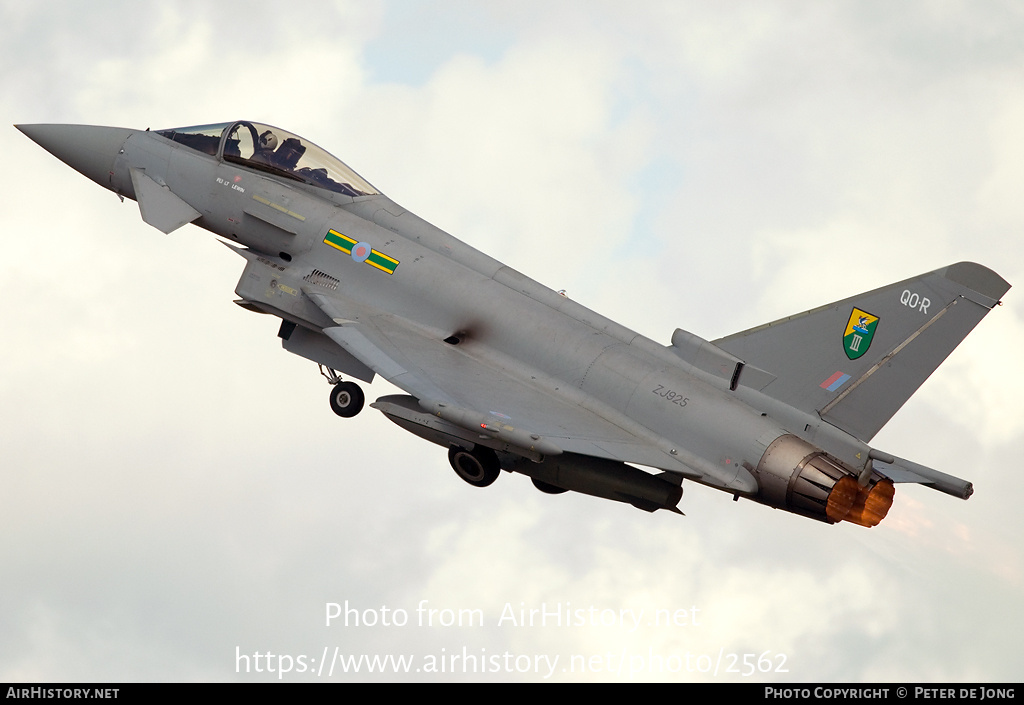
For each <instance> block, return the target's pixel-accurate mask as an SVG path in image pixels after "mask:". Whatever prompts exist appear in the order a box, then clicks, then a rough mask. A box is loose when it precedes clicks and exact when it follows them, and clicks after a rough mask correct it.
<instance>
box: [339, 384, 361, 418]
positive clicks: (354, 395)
mask: <svg viewBox="0 0 1024 705" xmlns="http://www.w3.org/2000/svg"><path fill="white" fill-rule="evenodd" d="M365 400H366V399H365V397H364V396H363V390H362V389H360V388H359V385H358V384H356V383H355V382H338V383H337V384H335V385H334V386H333V387H331V409H332V410H333V411H334V413H336V414H337V415H338V416H341V417H342V418H346V419H350V418H352V417H353V416H355V415H356V414H358V413H359V412H360V411H362V409H363V402H364V401H365Z"/></svg>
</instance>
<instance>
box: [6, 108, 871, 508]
mask: <svg viewBox="0 0 1024 705" xmlns="http://www.w3.org/2000/svg"><path fill="white" fill-rule="evenodd" d="M42 127H47V126H42ZM23 129H24V128H23ZM81 129H83V130H86V129H88V130H95V131H107V132H96V133H89V135H91V137H90V138H89V141H90V143H91V145H92V146H91V147H83V149H92V150H93V151H92V152H90V154H94V155H98V154H104V153H105V152H104V150H106V149H108V148H109V145H115V144H118V143H120V147H119V148H118V149H116V150H115V151H116V156H114V158H113V162H112V163H110V166H109V169H104V168H103V164H102V163H101V164H100V165H99V166H95V165H92V162H90V168H89V169H83V168H79V166H77V165H75V164H73V163H72V162H71V161H69V160H67V159H65V161H68V163H72V166H75V168H78V169H79V171H82V172H83V173H85V174H86V175H87V176H89V177H90V178H92V179H93V180H95V181H97V183H99V184H101V185H103V186H105V187H106V188H109V189H110V190H112V191H114V192H115V193H117V194H120V195H123V196H126V197H129V198H132V199H135V200H140V199H139V198H138V194H137V193H136V187H137V186H140V185H141V184H142V183H146V184H148V187H149V188H154V189H155V188H159V189H164V190H165V191H166V192H169V193H171V194H174V196H176V197H177V198H178V199H180V200H181V201H183V202H184V203H185V204H187V205H188V206H190V207H191V208H192V209H194V211H195V212H197V213H198V217H195V218H191V220H192V222H194V224H196V225H198V226H200V227H202V228H204V229H206V230H209V231H211V232H213V233H215V234H217V235H219V236H221V237H223V238H225V239H226V240H228V241H230V242H236V243H238V244H239V245H242V246H244V247H245V248H247V250H248V253H247V254H246V259H247V265H246V269H245V272H244V273H243V276H242V279H241V280H240V282H239V284H238V288H237V290H236V291H237V293H238V294H239V295H240V296H241V298H242V301H241V302H240V303H242V304H243V305H245V306H246V307H247V308H251V309H254V310H259V311H263V312H266V313H272V314H275V315H278V316H280V317H281V318H283V319H285V320H287V321H290V322H291V323H294V324H297V325H298V326H301V327H302V328H303V329H305V330H308V331H310V332H312V333H313V334H317V335H319V334H320V332H321V331H323V330H324V329H325V328H329V327H331V326H332V325H334V322H332V320H331V319H330V317H329V316H327V315H326V314H325V313H324V310H323V308H322V307H320V306H317V305H316V304H315V303H314V302H313V301H311V300H310V298H309V297H308V296H305V295H304V294H303V292H304V291H305V290H308V289H309V288H310V287H311V286H314V287H316V286H317V285H319V287H318V292H319V293H320V294H322V295H323V296H326V297H328V298H331V297H334V298H337V299H338V300H339V301H341V300H344V301H345V302H346V304H345V305H346V306H348V307H349V308H351V306H350V304H351V303H353V302H354V303H355V304H357V305H358V310H361V311H365V312H376V314H378V315H380V314H383V315H387V316H388V317H390V319H391V320H393V321H395V322H397V324H399V325H402V326H405V327H407V328H409V329H410V330H415V331H417V332H418V333H420V334H422V335H423V336H425V337H427V338H433V339H436V340H439V341H441V340H445V339H449V338H450V337H452V336H458V340H459V344H460V350H461V351H462V352H464V353H465V354H467V355H470V356H475V357H477V358H479V359H481V360H484V361H486V363H487V364H488V365H490V366H491V367H493V368H495V369H500V370H501V371H502V373H503V374H504V375H508V376H510V377H512V378H513V379H515V380H516V381H517V382H518V383H519V384H521V385H522V386H523V387H525V388H531V389H536V390H537V391H538V392H539V393H543V394H546V395H549V396H556V397H560V398H562V399H564V400H565V401H566V402H567V403H568V404H571V405H575V406H579V407H582V408H584V409H586V410H588V411H589V412H592V413H595V414H597V415H598V416H600V417H602V418H603V419H605V420H607V421H609V422H610V423H612V424H614V425H616V426H618V427H620V428H622V429H624V430H625V431H627V432H629V433H631V434H633V435H634V436H635V437H637V438H639V439H642V440H643V441H644V442H646V443H648V444H649V446H650V447H651V449H652V454H651V455H648V456H645V460H643V461H639V462H640V464H644V465H648V466H650V467H655V468H659V469H661V470H665V471H668V472H671V473H676V474H678V475H681V476H684V477H687V478H689V479H692V480H695V481H698V482H701V483H703V484H706V485H709V486H712V487H716V488H718V489H722V490H725V491H728V492H731V493H733V494H736V495H738V496H745V497H749V498H752V499H755V500H757V501H761V502H764V503H767V504H770V505H773V506H777V507H780V506H785V508H788V509H791V510H793V511H799V512H800V513H804V512H802V511H800V509H799V508H796V507H793V506H788V504H787V503H789V500H787V499H785V498H784V497H783V498H782V499H780V498H779V497H780V496H784V495H785V494H786V492H788V491H789V490H787V489H785V488H783V489H776V490H773V489H771V488H770V487H768V486H767V485H766V481H765V479H764V478H763V477H762V476H761V475H760V474H759V472H758V470H759V465H760V464H762V461H763V460H764V459H765V458H766V450H767V449H768V448H769V447H770V446H771V445H772V444H773V443H774V442H775V441H777V440H778V439H780V438H781V437H785V436H790V437H794V436H795V437H798V438H801V439H803V441H805V442H807V443H810V444H813V450H815V451H817V450H818V449H819V448H823V449H826V450H827V453H828V455H829V456H830V457H831V458H833V459H834V460H835V461H837V462H838V463H840V464H841V465H842V466H843V467H844V468H845V470H846V471H847V472H848V473H850V474H854V475H855V474H857V473H859V472H861V471H862V470H863V469H864V468H865V467H866V466H867V464H868V462H869V461H868V457H869V450H870V449H869V448H868V446H867V445H866V444H865V443H863V442H862V441H860V440H858V439H856V438H854V437H853V436H850V435H849V434H846V433H844V432H842V431H840V430H839V429H837V428H835V427H834V426H831V425H830V424H827V423H825V422H823V421H822V420H821V419H820V418H819V417H818V416H817V415H811V414H808V413H806V412H803V411H800V410H798V409H795V408H793V407H791V406H788V405H786V404H783V403H780V402H779V401H776V400H774V399H772V398H771V397H769V396H767V395H765V394H762V393H761V392H760V391H758V389H759V388H760V386H763V385H756V384H754V385H752V386H748V384H746V383H745V375H741V374H740V370H741V369H742V365H739V366H734V365H733V361H732V360H730V359H728V356H727V355H725V354H724V353H722V352H721V351H718V350H716V349H715V348H714V346H712V345H710V344H708V343H707V342H706V341H703V340H701V339H699V338H697V337H696V336H693V335H692V334H686V333H685V332H683V331H677V334H678V336H679V337H678V339H674V340H675V341H676V342H677V343H678V344H675V345H673V346H664V345H660V344H658V343H656V342H654V341H652V340H650V339H648V338H645V337H643V336H641V335H639V334H637V333H635V332H633V331H631V330H629V329H628V328H625V327H623V326H621V325H619V324H618V323H615V322H614V321H611V320H609V319H607V318H605V317H603V316H601V315H599V314H597V313H594V312H593V311H591V310H589V309H587V308H585V307H584V306H581V305H580V304H578V303H575V302H573V301H572V300H570V299H568V298H566V297H565V296H562V295H560V294H558V293H556V292H555V291H552V290H551V289H548V288H547V287H544V286H542V285H541V284H539V283H537V282H535V281H533V280H532V279H529V278H528V277H526V276H524V275H522V274H520V273H519V272H517V271H515V270H514V269H511V268H510V267H507V266H505V265H503V264H502V263H500V262H498V261H496V260H495V259H493V258H491V257H488V256H487V255H485V254H483V253H481V252H479V251H478V250H476V249H474V248H472V247H470V246H468V245H466V244H465V243H463V242H461V241H460V240H458V239H456V238H454V237H452V236H451V235H449V234H447V233H445V232H444V231H442V230H440V229H438V228H436V227H434V226H433V225H431V224H430V223H428V222H426V221H424V220H422V219H421V218H419V217H417V216H416V215H414V214H412V213H409V212H407V211H405V210H404V209H402V208H401V207H400V206H398V205H397V204H396V203H394V202H393V201H392V200H390V199H389V198H387V197H385V196H384V195H381V194H373V195H362V196H355V197H352V196H348V195H345V194H343V193H338V192H334V191H329V190H326V189H324V188H319V187H317V186H314V185H311V184H309V183H303V182H299V181H291V180H289V179H283V178H280V176H279V175H275V174H273V173H269V172H264V171H261V170H258V169H253V168H249V167H247V166H245V165H242V164H238V163H233V162H231V161H228V160H225V159H224V158H222V157H218V156H217V155H214V154H204V153H202V152H201V151H198V150H197V149H194V148H192V147H190V146H186V145H183V144H179V143H177V142H175V141H172V140H170V139H167V138H165V137H163V136H161V135H159V134H157V133H154V132H148V131H136V130H121V129H120V128H85V127H82V128H81ZM29 134H30V136H32V135H31V133H29ZM84 135H85V133H83V138H84ZM33 139H37V138H36V137H33ZM37 141H40V143H41V144H43V142H42V141H41V140H39V139H37ZM44 146H46V145H45V144H44ZM47 148H48V149H49V147H47ZM222 149H223V147H222ZM51 151H54V150H52V149H51ZM54 153H55V154H56V152H54ZM58 156H61V155H60V154H58ZM61 158H62V159H64V157H63V156H61ZM83 159H84V157H83ZM100 161H101V162H102V159H101V160H100ZM133 172H134V173H133ZM143 175H144V176H143ZM140 179H149V181H145V182H143V181H140ZM144 200H146V199H142V200H140V207H142V209H143V217H144V218H146V219H147V221H149V222H155V221H156V220H157V219H159V218H160V217H168V216H162V215H161V214H159V213H157V214H151V215H150V216H149V217H147V214H146V208H145V204H144V203H143V201H144ZM155 200H157V201H159V199H155ZM151 210H152V209H151ZM186 210H188V209H187V208H186ZM151 219H152V220H151ZM188 219H189V218H188V217H186V218H184V220H186V221H187V220H188ZM170 227H171V228H172V229H173V227H174V225H173V224H172V225H171V226H170ZM162 229H165V230H166V229H167V228H162ZM332 231H333V232H334V233H337V234H341V235H343V236H344V237H346V238H349V239H351V240H352V241H356V242H359V243H367V244H369V246H370V247H372V248H373V250H374V252H379V253H384V254H385V255H386V256H387V257H388V258H390V259H391V260H393V261H395V262H397V263H398V264H397V265H394V268H393V270H392V271H390V272H386V271H382V270H381V269H380V268H379V267H374V266H366V263H365V262H359V261H356V259H354V258H353V256H352V255H351V253H346V252H343V251H341V250H339V249H338V248H337V247H332V246H329V245H328V244H327V243H325V237H326V236H327V234H328V233H330V232H332ZM388 266H389V267H390V266H391V265H388ZM709 351H710V358H709V357H708V355H709ZM719 357H721V359H719ZM363 377H364V378H365V375H363ZM398 384H399V385H400V386H401V384H400V382H399V383H398ZM407 391H411V390H407ZM499 401H500V400H496V401H495V406H500V404H499ZM801 448H803V446H801ZM797 455H799V453H797ZM605 457H607V458H611V459H615V457H614V454H608V455H607V456H605ZM627 460H632V462H638V461H636V460H635V459H628V458H627ZM797 462H798V463H799V462H800V458H799V457H798V458H797ZM787 472H789V471H787ZM795 476H796V475H795V474H794V475H793V478H795ZM774 481H777V482H781V483H782V484H783V485H786V484H787V483H788V484H789V485H792V478H788V476H785V475H783V476H782V479H781V480H779V478H774ZM769 484H770V483H769ZM790 489H791V488H790ZM780 493H781V495H780ZM816 518H823V517H821V516H817V517H816Z"/></svg>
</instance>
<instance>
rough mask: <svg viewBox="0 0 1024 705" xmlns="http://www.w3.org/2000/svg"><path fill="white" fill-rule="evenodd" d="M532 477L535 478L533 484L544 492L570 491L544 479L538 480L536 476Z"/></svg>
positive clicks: (560, 492)
mask: <svg viewBox="0 0 1024 705" xmlns="http://www.w3.org/2000/svg"><path fill="white" fill-rule="evenodd" d="M530 479H531V480H533V486H534V487H536V488H537V489H538V490H540V491H541V492H543V493H544V494H562V493H563V492H568V491H569V490H567V489H565V488H564V487H559V486H558V485H552V484H550V483H548V482H544V481H543V480H538V479H537V478H536V477H531V478H530Z"/></svg>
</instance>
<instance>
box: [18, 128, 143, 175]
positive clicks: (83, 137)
mask: <svg viewBox="0 0 1024 705" xmlns="http://www.w3.org/2000/svg"><path fill="white" fill-rule="evenodd" d="M15 127H17V128H18V129H19V130H21V131H22V132H24V133H25V134H26V135H28V137H29V138H30V139H31V140H32V141H33V142H35V143H36V144H38V145H39V146H40V147H42V148H43V149H45V150H46V151H47V152H49V153H50V154H52V155H53V156H55V157H57V158H58V159H60V160H61V161H62V162H64V163H65V164H67V165H68V166H70V167H71V168H72V169H74V170H75V171H79V172H81V173H82V174H85V175H86V176H88V177H89V178H90V179H92V180H93V181H95V182H96V183H98V184H99V185H100V186H103V187H104V188H108V189H109V188H111V182H110V177H111V172H112V171H113V167H114V159H116V158H117V154H118V152H120V150H121V146H122V145H123V144H124V143H125V141H126V140H127V139H128V137H129V136H131V134H132V132H134V130H129V129H127V128H124V127H96V126H93V125H15Z"/></svg>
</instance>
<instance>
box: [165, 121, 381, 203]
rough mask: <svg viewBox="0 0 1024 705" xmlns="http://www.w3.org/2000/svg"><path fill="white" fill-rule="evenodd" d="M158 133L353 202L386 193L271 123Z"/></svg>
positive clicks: (204, 126) (188, 128)
mask: <svg viewBox="0 0 1024 705" xmlns="http://www.w3.org/2000/svg"><path fill="white" fill-rule="evenodd" d="M157 134H158V135H161V136H163V137H166V138H167V139H169V140H174V141H175V142H178V143H180V144H183V145H186V146H188V147H191V148H192V149H195V150H198V151H200V152H203V153H205V154H209V155H212V156H215V157H217V158H218V159H223V160H224V161H226V162H232V163H234V164H241V165H243V166H247V167H249V168H251V169H258V170H260V171H265V172H269V173H271V174H276V175H278V176H283V177H285V178H288V179H294V180H295V181H302V182H304V183H307V184H310V185H312V186H317V187H319V188H323V189H327V190H328V191H334V192H335V193H341V194H344V195H346V196H351V197H353V198H356V197H358V196H371V195H376V194H378V193H380V192H379V191H377V189H375V188H374V187H373V186H371V185H370V184H369V183H368V182H367V181H365V180H364V179H363V178H362V177H361V176H359V174H357V173H355V172H354V171H352V169H350V168H349V167H348V165H347V164H345V163H344V162H343V161H341V160H340V159H338V158H336V157H333V156H331V155H330V154H329V153H328V152H325V151H324V150H322V149H320V148H319V147H317V146H316V145H315V144H313V143H312V142H310V141H309V140H305V139H302V138H301V137H298V136H297V135H293V134H292V133H290V132H286V131H284V130H282V129H279V128H277V127H271V126H270V125H262V124H260V123H258V122H247V121H245V120H239V121H238V122H225V123H220V124H217V125H196V126H194V127H176V128H174V129H171V130H160V131H158V132H157Z"/></svg>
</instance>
